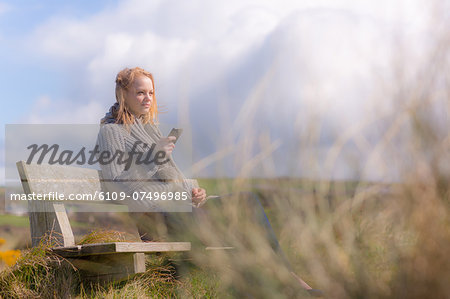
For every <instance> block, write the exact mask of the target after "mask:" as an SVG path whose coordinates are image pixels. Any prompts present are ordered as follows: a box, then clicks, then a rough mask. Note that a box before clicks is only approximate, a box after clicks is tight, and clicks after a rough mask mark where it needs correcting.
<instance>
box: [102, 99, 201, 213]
mask: <svg viewBox="0 0 450 299" xmlns="http://www.w3.org/2000/svg"><path fill="white" fill-rule="evenodd" d="M113 107H114V106H113ZM113 107H112V109H113ZM116 108H117V107H116ZM113 115H114V114H113V113H112V111H111V110H110V112H108V113H107V114H106V115H105V117H104V118H103V119H102V120H101V123H102V125H101V126H100V131H99V133H98V136H97V145H98V149H99V152H100V153H102V152H104V151H108V152H110V153H111V154H114V153H116V152H117V151H121V152H124V153H125V156H126V157H128V156H129V153H130V152H131V151H132V149H133V148H134V151H135V152H137V153H142V157H145V156H146V155H147V154H148V152H149V150H150V147H151V145H152V144H156V142H157V141H158V140H159V139H160V138H161V137H163V135H162V134H161V131H160V130H159V128H158V126H157V125H153V124H150V123H147V124H143V122H142V120H141V119H140V118H135V123H134V124H132V125H128V126H125V125H121V124H116V123H115V118H114V117H113ZM144 144H146V145H147V146H146V145H144ZM155 154H156V153H155V152H152V154H151V155H150V156H149V157H152V158H151V159H149V161H150V160H152V159H153V157H154V155H155ZM132 156H133V159H132V161H133V162H132V163H131V167H129V169H126V163H119V161H118V159H114V160H113V161H112V162H110V163H101V164H100V165H101V166H100V167H101V170H102V176H103V180H104V182H105V188H106V189H107V191H111V192H125V193H126V194H127V195H130V197H132V195H133V192H139V194H141V195H142V194H144V193H141V192H146V193H148V192H152V193H154V192H158V193H160V194H162V192H166V194H167V192H174V193H175V192H185V193H184V194H186V195H187V197H188V199H187V201H184V202H182V203H181V202H179V201H177V202H175V201H172V202H168V201H166V202H162V201H161V200H159V201H152V200H137V201H135V200H132V199H131V198H129V199H128V201H127V205H129V208H130V211H175V210H179V209H182V210H186V205H189V203H190V202H191V194H192V193H191V192H192V188H193V184H192V182H191V181H189V180H186V178H185V177H184V175H183V174H182V173H181V171H180V170H179V169H178V167H177V166H176V164H175V162H174V161H173V160H172V159H171V158H170V160H169V161H168V162H166V163H164V164H161V165H157V164H156V163H154V162H153V163H141V164H138V163H136V159H137V155H136V154H134V155H132ZM180 204H184V205H185V206H184V208H181V206H180Z"/></svg>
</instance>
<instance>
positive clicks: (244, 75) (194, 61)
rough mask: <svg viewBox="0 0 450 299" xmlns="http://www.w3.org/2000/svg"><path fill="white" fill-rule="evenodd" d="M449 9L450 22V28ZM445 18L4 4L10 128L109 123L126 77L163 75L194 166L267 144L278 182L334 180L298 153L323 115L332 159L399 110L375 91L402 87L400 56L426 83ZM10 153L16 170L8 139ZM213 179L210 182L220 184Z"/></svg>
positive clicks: (397, 8) (163, 88)
mask: <svg viewBox="0 0 450 299" xmlns="http://www.w3.org/2000/svg"><path fill="white" fill-rule="evenodd" d="M448 2H449V1H441V2H439V3H441V4H440V5H441V6H439V7H440V8H441V9H440V10H438V12H439V14H442V16H443V19H445V20H447V21H448V13H446V12H445V11H450V10H449V9H447V10H445V9H442V8H449V7H450V6H449V4H448ZM433 8H434V6H433V2H432V1H423V0H411V1H388V0H378V1H349V0H333V1H331V0H329V1H323V0H315V1H296V0H279V1H262V0H260V1H238V0H227V1H206V0H185V1H173V0H166V1H159V0H156V1H149V0H117V1H112V0H100V1H87V0H81V1H56V0H55V1H33V0H30V1H23V0H15V1H5V0H0V67H1V69H2V72H0V86H1V90H2V93H1V98H2V104H3V105H2V109H1V120H0V121H1V125H2V126H4V125H5V124H21V123H26V124H96V123H98V121H99V119H100V118H101V117H102V116H103V115H104V113H105V112H106V111H107V110H108V109H109V107H110V106H111V105H112V104H113V103H114V101H115V98H114V79H115V75H116V74H117V72H118V71H119V70H121V69H122V68H124V67H134V66H141V67H143V68H145V69H147V70H149V71H150V72H152V73H153V75H154V76H155V80H156V97H157V100H158V103H159V104H160V105H161V106H163V107H164V110H166V111H167V113H164V114H161V116H160V121H161V122H162V123H165V124H173V125H174V126H181V127H189V128H190V129H191V131H192V138H193V143H194V144H195V145H196V146H195V147H194V161H203V162H205V163H207V161H208V160H202V159H205V158H207V157H209V156H210V155H212V154H213V153H215V152H217V151H221V150H222V149H224V148H225V149H226V148H227V147H228V146H230V145H233V144H236V143H237V142H242V138H248V136H249V134H250V135H251V134H254V136H255V139H256V136H260V135H259V134H263V133H264V134H266V135H264V136H269V137H268V138H266V141H267V144H269V145H267V146H261V149H260V153H262V152H263V151H264V148H265V147H267V148H269V149H273V151H272V152H271V157H272V159H273V161H272V162H271V163H269V162H267V165H268V166H267V165H265V166H264V165H259V166H257V167H256V168H254V170H255V171H256V173H257V174H261V171H266V170H265V168H266V166H267V167H269V168H270V167H271V168H272V169H269V170H268V171H269V172H270V170H271V172H272V173H273V174H274V175H278V176H280V175H291V174H292V175H299V176H323V175H325V173H326V172H325V170H319V171H314V172H308V167H307V164H303V165H301V166H298V167H297V164H296V163H294V166H293V163H292V162H290V161H287V160H286V158H285V157H286V153H293V152H295V150H296V149H297V148H298V140H300V139H299V135H307V134H308V130H309V129H310V122H311V119H314V117H315V116H317V118H318V122H319V123H320V126H321V131H320V134H319V141H318V143H317V147H315V148H311V149H310V150H311V151H316V152H318V153H319V154H318V157H325V155H326V152H327V151H328V150H329V149H330V148H331V147H332V145H333V144H334V143H335V141H336V134H339V133H340V132H344V131H346V130H347V129H348V128H351V127H352V126H354V125H355V124H358V123H360V122H361V121H363V120H364V119H366V118H367V117H368V116H371V115H372V114H373V113H374V111H377V112H383V111H385V110H389V109H390V108H392V107H391V106H392V105H391V103H390V102H389V101H388V100H386V101H383V99H381V100H380V99H376V100H375V99H374V94H376V92H377V90H378V87H377V85H375V84H374V82H375V79H374V78H378V79H379V80H381V81H383V80H384V81H389V76H391V75H392V73H391V66H392V61H393V60H394V59H395V58H398V56H399V55H400V54H399V53H398V52H396V51H397V47H398V46H399V45H400V46H402V47H403V48H402V49H403V51H402V52H401V55H402V56H403V55H404V56H405V57H402V58H403V59H405V60H406V59H408V65H409V66H408V71H409V72H410V73H411V74H413V73H414V68H415V66H417V65H420V62H421V59H422V58H423V57H424V53H426V51H427V48H426V45H427V39H428V38H430V36H431V35H430V34H434V33H436V32H440V31H442V28H441V27H442V24H441V23H439V22H438V26H437V27H436V23H433V22H432V19H433V18H434V17H435V16H436V15H432V14H431V13H430V12H431V11H432V10H433ZM447 24H448V23H447ZM431 25H433V26H435V27H433V30H431V29H430V26H431ZM405 49H406V50H405ZM407 75H408V74H407ZM374 76H375V77H374ZM261 136H263V135H261ZM261 138H262V137H261ZM261 138H260V140H262V139H264V138H262V139H261ZM367 140H368V141H369V143H370V142H371V140H370V138H368V139H367ZM261 142H262V141H261ZM261 144H263V143H261ZM0 145H1V151H2V155H1V157H0V168H4V163H5V161H4V152H5V137H4V135H3V136H0ZM271 146H272V147H271ZM353 147H354V146H353ZM252 151H256V153H258V148H254V149H252ZM306 151H307V150H306ZM348 152H349V153H350V155H352V154H351V153H354V152H358V151H353V150H352V146H351V145H349V147H348ZM263 156H264V155H262V156H261V157H263ZM356 156H357V157H360V158H361V157H366V156H367V153H359V152H358V153H356ZM283 157H284V158H283ZM213 161H214V159H213ZM298 161H301V159H299V160H298ZM335 163H336V165H337V166H336V167H335V169H337V170H336V171H333V174H332V176H333V177H335V178H351V177H354V176H355V175H356V173H355V171H354V170H352V169H351V167H350V166H349V165H348V163H347V160H345V159H344V158H337V159H336V161H335ZM260 164H261V163H260ZM199 165H202V164H201V163H200V164H198V165H197V166H199ZM199 167H200V166H199ZM209 167H210V169H209V170H208V169H206V168H205V169H203V170H199V173H198V174H199V175H200V176H202V175H211V174H212V173H213V168H214V162H213V163H211V164H209ZM211 167H212V168H211ZM261 167H262V168H261ZM200 168H201V167H200ZM229 168H230V169H227V173H228V174H230V175H237V173H236V172H234V171H233V166H230V167H229ZM297 168H298V169H297ZM319 168H321V167H319ZM0 170H1V169H0ZM0 173H1V174H0V183H1V182H2V181H3V180H4V174H3V171H0ZM381 175H384V174H381ZM377 176H378V174H377V173H376V171H375V173H373V177H377Z"/></svg>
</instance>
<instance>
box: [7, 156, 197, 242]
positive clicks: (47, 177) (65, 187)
mask: <svg viewBox="0 0 450 299" xmlns="http://www.w3.org/2000/svg"><path fill="white" fill-rule="evenodd" d="M16 164H17V169H18V171H19V175H20V180H21V182H22V186H23V190H24V192H25V193H26V194H32V193H33V192H34V193H35V194H47V193H49V192H58V194H63V195H64V196H65V198H68V196H69V194H79V193H80V192H82V193H83V194H94V193H96V192H101V191H103V190H105V188H104V186H103V184H102V175H101V171H99V170H96V169H89V168H82V167H74V166H61V165H48V164H27V163H25V161H19V162H17V163H16ZM190 181H191V183H192V185H193V186H196V187H198V183H197V181H196V180H190ZM109 203H112V204H114V203H118V202H115V201H110V202H109ZM28 215H29V219H30V231H31V244H32V246H37V245H38V244H39V242H40V240H41V239H42V238H43V237H44V236H45V235H46V234H48V233H50V232H51V233H52V238H53V240H55V241H56V242H57V243H58V244H60V245H61V246H73V245H75V239H74V235H73V231H72V228H71V226H70V222H69V218H68V216H67V212H66V208H65V206H64V202H62V201H45V200H40V201H38V200H31V201H28Z"/></svg>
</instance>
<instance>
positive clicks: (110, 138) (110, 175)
mask: <svg viewBox="0 0 450 299" xmlns="http://www.w3.org/2000/svg"><path fill="white" fill-rule="evenodd" d="M157 117H158V108H157V102H156V99H155V84H154V79H153V76H152V74H150V73H149V72H147V71H145V70H144V69H141V68H138V67H136V68H133V69H128V68H125V69H123V70H122V71H120V72H119V73H118V75H117V78H116V103H115V104H114V105H113V106H112V107H111V108H110V110H109V112H108V113H107V114H106V115H105V117H104V118H103V119H102V120H101V123H102V124H103V125H102V126H101V128H100V132H99V135H98V140H97V144H98V146H99V150H100V152H104V151H107V152H110V153H113V154H114V153H117V152H119V153H120V152H121V153H127V156H128V158H129V157H130V156H132V159H133V163H132V165H133V167H127V163H124V160H125V159H124V158H123V157H122V158H123V159H122V161H120V159H117V160H113V161H112V162H111V163H103V164H102V165H101V168H102V174H103V178H104V180H105V181H107V183H109V184H108V185H107V186H106V187H107V188H108V190H109V191H115V192H125V193H126V194H135V193H136V192H144V193H145V192H159V193H162V192H184V193H185V194H187V195H188V197H189V198H190V199H191V200H192V204H193V205H194V207H195V206H201V205H202V204H203V203H204V202H205V201H206V191H205V189H203V188H198V187H196V186H193V185H192V183H191V182H190V181H189V180H186V178H185V177H184V176H183V174H182V173H181V171H180V170H179V169H178V167H177V166H176V164H175V163H174V162H173V160H172V159H171V153H172V151H173V150H174V148H175V145H174V143H173V141H174V139H175V138H174V137H164V136H163V135H162V134H161V131H160V130H159V128H158V126H157ZM152 145H153V147H152ZM158 152H160V153H161V152H162V153H164V154H165V155H166V156H168V157H169V158H168V159H165V160H163V161H165V163H157V161H155V159H154V158H155V156H156V155H157V154H156V153H158ZM133 154H134V155H133ZM139 155H140V156H139ZM144 155H145V156H148V158H149V159H148V160H147V161H153V162H151V163H139V159H140V158H142V156H144ZM119 156H120V155H119ZM243 197H244V198H245V203H246V205H248V206H250V209H251V211H252V214H255V215H256V218H255V219H257V221H258V222H259V223H261V226H262V227H263V229H264V231H265V233H266V235H267V239H268V240H269V242H270V244H271V246H272V248H273V249H274V250H275V251H276V252H277V253H278V254H279V255H280V256H281V257H282V258H283V259H284V261H285V263H286V265H287V266H288V267H289V268H290V265H289V263H288V262H287V260H286V259H285V258H284V255H283V253H282V251H281V249H280V247H279V244H278V241H277V240H276V237H275V234H274V233H273V230H272V228H271V226H270V223H269V221H268V219H267V217H266V215H265V213H264V209H263V208H262V206H261V204H260V202H259V200H258V198H257V197H256V196H255V195H253V194H249V195H245V196H243ZM218 201H220V199H218ZM160 202H161V201H158V203H160ZM172 203H173V205H172V206H170V205H169V206H162V205H158V204H156V203H155V201H151V200H144V201H131V204H130V205H129V206H131V210H130V211H143V210H144V209H145V210H146V211H150V212H152V213H146V214H141V215H140V217H138V221H137V226H138V229H139V233H140V235H141V238H142V239H143V240H144V241H151V240H154V239H155V238H158V234H159V233H161V232H164V230H165V229H166V228H167V227H168V226H169V227H170V226H172V227H175V229H178V228H181V227H182V226H183V225H185V223H183V224H181V225H178V226H177V222H178V220H177V216H174V215H176V214H177V213H174V214H171V213H167V212H171V211H175V210H176V208H177V207H178V206H179V205H180V204H181V202H180V201H172ZM175 205H177V206H175ZM198 210H200V209H196V208H194V213H193V214H195V213H197V212H198ZM155 212H156V213H155ZM194 216H195V215H194ZM148 222H151V225H148ZM144 224H147V225H144ZM152 229H153V231H151V230H152ZM145 230H146V231H145ZM149 230H150V232H149ZM155 234H156V235H155ZM291 273H292V275H294V277H295V278H296V279H297V280H298V281H299V282H300V284H301V285H302V287H303V288H305V289H306V290H308V291H309V292H310V293H311V292H313V290H312V289H311V287H310V286H309V285H307V284H306V283H305V282H304V281H303V280H301V279H300V278H299V277H298V276H296V275H295V274H294V273H293V272H291Z"/></svg>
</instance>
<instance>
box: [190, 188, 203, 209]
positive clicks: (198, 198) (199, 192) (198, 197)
mask: <svg viewBox="0 0 450 299" xmlns="http://www.w3.org/2000/svg"><path fill="white" fill-rule="evenodd" d="M205 200H206V190H205V189H203V188H192V203H193V204H194V205H195V206H197V207H199V206H200V205H201V204H202V203H203V202H204V201H205Z"/></svg>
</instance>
